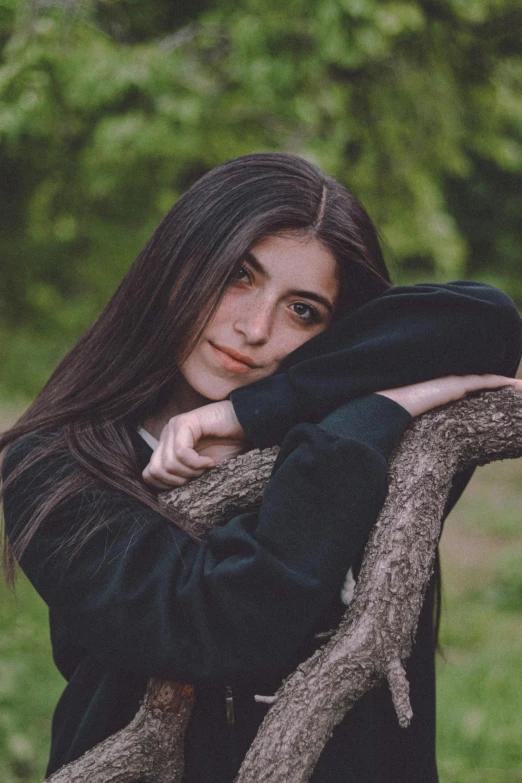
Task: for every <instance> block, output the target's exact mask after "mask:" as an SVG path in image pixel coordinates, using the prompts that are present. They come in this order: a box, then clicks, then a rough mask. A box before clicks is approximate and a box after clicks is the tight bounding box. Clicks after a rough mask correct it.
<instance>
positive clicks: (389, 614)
mask: <svg viewBox="0 0 522 783" xmlns="http://www.w3.org/2000/svg"><path fill="white" fill-rule="evenodd" d="M276 453H277V450H276V449H271V450H267V451H262V452H260V451H259V450H255V451H253V452H249V453H248V454H246V455H241V456H240V457H238V458H237V459H235V460H230V461H228V462H226V463H221V464H220V465H218V466H217V467H216V468H215V469H214V470H212V471H210V472H209V473H207V474H205V475H204V476H202V477H201V478H199V479H197V480H196V481H194V482H191V483H190V484H188V485H187V486H185V487H183V488H182V489H178V490H174V491H173V492H171V493H168V495H167V496H165V499H164V500H165V505H166V508H172V509H176V510H177V511H178V513H179V511H181V510H182V511H183V514H184V525H185V524H186V526H187V529H188V530H190V531H191V532H192V533H196V534H199V535H201V534H202V533H203V532H204V531H205V530H207V529H208V528H210V527H212V525H213V524H215V523H216V521H218V522H219V523H223V522H224V521H226V519H227V518H229V517H230V516H231V515H232V514H233V513H236V512H237V511H238V510H242V509H244V505H246V506H252V505H255V504H259V502H260V500H261V495H262V490H263V487H264V486H265V484H266V481H267V480H268V477H269V475H270V472H271V469H272V466H273V462H274V459H275V455H276ZM521 455H522V404H521V397H520V396H519V395H518V394H517V393H516V392H513V390H512V389H507V388H505V389H501V390H499V391H492V392H481V393H480V394H479V395H477V396H474V397H469V398H467V399H465V400H462V401H459V402H456V403H452V404H451V405H446V406H444V407H441V408H437V409H435V410H434V411H431V412H430V413H428V414H425V415H424V416H422V417H420V418H418V419H416V420H415V421H414V422H413V423H412V425H411V426H410V427H409V428H408V429H407V431H406V433H405V435H404V437H403V439H402V441H401V443H400V445H399V447H398V448H397V449H396V451H395V453H394V455H393V456H392V459H391V462H390V469H389V491H388V496H387V499H386V503H385V505H384V507H383V509H382V512H381V514H380V516H379V519H378V521H377V522H376V524H375V526H374V529H373V531H372V535H371V537H370V540H369V542H368V545H367V548H366V552H365V557H364V562H363V565H362V568H361V573H360V575H359V580H358V583H357V587H356V591H355V597H354V600H353V602H352V603H351V604H350V607H349V608H348V610H347V612H346V613H345V616H344V618H343V620H342V621H341V624H340V626H339V629H338V630H337V632H336V633H335V635H334V636H333V637H332V638H331V639H330V641H329V642H328V643H327V644H326V645H325V646H324V647H323V648H321V649H320V650H318V651H317V652H316V653H315V654H314V655H313V656H312V657H311V658H309V659H308V660H307V661H305V662H304V663H303V664H301V665H300V666H299V667H298V668H297V670H296V672H295V673H294V674H293V675H292V676H291V677H289V678H288V680H287V681H286V682H285V683H284V684H283V686H282V687H281V688H280V689H279V691H278V693H277V694H276V696H277V699H276V702H275V704H274V705H273V707H272V708H271V709H270V711H269V712H268V714H267V716H266V718H265V720H264V722H263V724H262V726H261V728H260V729H259V732H258V734H257V737H256V739H255V741H254V743H253V744H252V747H251V748H250V750H249V752H248V754H247V756H246V758H245V760H244V762H243V765H242V767H241V770H240V772H239V775H238V777H237V779H236V783H279V781H281V780H285V782H286V783H306V781H308V780H309V777H310V775H311V774H312V771H313V768H314V766H315V764H316V762H317V760H318V758H319V755H320V753H321V751H322V749H323V747H324V745H325V744H326V742H327V740H328V737H329V736H330V734H331V732H332V730H333V728H334V727H335V726H336V725H337V724H338V723H339V722H340V721H341V720H342V719H343V717H344V715H345V714H346V712H347V711H348V710H349V709H350V708H351V707H352V706H353V704H354V703H355V702H356V701H357V700H358V699H360V698H361V697H362V696H363V695H364V694H365V693H366V692H367V691H369V690H370V689H371V688H372V687H374V686H375V685H376V684H378V683H379V682H381V681H382V680H383V679H387V680H388V683H389V686H390V690H391V693H392V697H393V701H394V704H395V709H396V711H397V716H398V719H399V723H400V724H401V726H407V725H408V724H409V721H410V720H411V717H412V711H411V706H410V701H409V685H408V682H407V680H406V676H405V673H404V668H403V662H404V661H405V660H406V659H407V658H408V656H409V654H410V652H411V645H412V640H413V638H414V635H415V630H416V627H417V622H418V617H419V614H420V610H421V607H422V603H423V598H424V594H425V590H426V587H427V585H428V582H429V580H430V577H431V574H432V570H433V563H434V557H435V550H436V546H437V543H438V539H439V535H440V526H441V518H442V515H443V511H444V506H445V503H446V500H447V497H448V493H449V490H450V487H451V483H452V479H453V477H454V475H455V474H456V473H458V472H459V471H461V470H464V469H465V468H467V467H471V466H473V465H482V464H486V463H488V462H492V461H494V460H498V459H508V458H509V459H513V458H516V457H519V456H521ZM239 497H241V500H240V501H238V498H239ZM243 504H244V505H243ZM166 687H168V685H167V686H166ZM181 687H183V686H181ZM144 708H145V705H144V706H143V707H142V708H141V709H140V711H139V712H138V715H137V716H136V718H135V719H134V720H133V721H132V723H131V724H130V725H129V726H128V727H127V729H124V730H122V731H121V732H119V733H118V734H116V735H114V736H113V737H110V738H109V739H108V740H106V741H105V742H104V743H101V744H100V745H98V746H97V747H96V748H94V749H93V750H92V751H89V753H87V754H85V756H83V757H82V759H79V760H78V761H76V762H73V763H72V764H70V765H68V766H66V767H64V768H63V769H62V770H60V771H59V772H57V773H55V775H53V776H52V777H51V778H49V782H51V781H52V783H62V781H65V780H67V781H71V782H72V783H79V782H80V781H87V780H88V781H89V782H90V781H94V783H112V782H113V781H118V783H131V781H134V782H136V781H138V780H149V779H152V778H149V777H147V774H148V773H147V774H145V773H144V771H143V768H141V767H139V768H138V766H136V764H134V771H133V775H134V777H130V776H129V775H130V774H131V773H130V772H129V775H127V776H126V777H115V776H114V774H112V770H113V768H114V767H115V765H116V764H119V765H120V766H123V765H125V767H126V768H127V769H130V764H129V763H127V760H126V758H125V754H126V753H127V752H128V751H127V750H126V749H127V748H129V747H130V746H134V745H135V739H130V738H132V737H134V736H136V730H138V731H140V730H141V728H140V725H138V729H136V725H135V724H136V723H138V724H140V720H143V718H141V719H140V713H142V711H143V710H144ZM183 716H184V720H185V724H186V722H188V718H189V711H188V710H185V711H184V713H183ZM183 728H184V726H181V722H180V721H179V720H178V722H177V723H175V726H174V733H176V731H177V734H176V740H175V742H173V743H172V751H167V753H168V752H173V753H174V754H180V753H181V751H182V740H181V744H180V739H179V736H180V731H181V734H182V733H183ZM151 729H152V730H153V731H156V732H161V733H162V732H165V731H167V732H168V731H170V730H171V728H170V727H169V726H168V725H167V723H165V722H162V721H159V722H156V723H155V724H154V725H153V726H152V725H151ZM162 736H163V734H162ZM144 742H145V740H144ZM152 744H153V745H154V746H156V745H158V746H159V745H161V747H164V740H163V739H162V740H161V742H160V741H159V738H158V737H156V735H154V738H153V739H152ZM109 746H110V748H109ZM165 747H166V746H165ZM180 748H181V750H180ZM115 753H116V755H114V754H115ZM92 754H94V755H96V756H97V758H98V759H100V762H99V764H98V766H97V767H96V768H95V767H93V766H92V764H91V766H90V767H89V768H86V767H85V762H84V760H85V759H87V757H89V756H91V755H92ZM110 754H112V756H110ZM180 758H181V756H176V758H175V759H174V760H173V762H172V767H171V770H169V772H168V773H166V776H162V775H163V773H161V774H159V773H156V776H155V777H154V778H153V779H154V781H156V783H163V782H165V783H167V781H168V783H176V781H179V780H180V779H181V775H182V761H180V760H179V759H180ZM124 759H125V761H124ZM129 761H130V760H129ZM80 770H83V771H80ZM93 770H95V771H94V772H93ZM65 772H67V774H66V776H65V777H63V776H62V777H59V776H60V775H63V773H65ZM111 774H112V777H111ZM176 775H177V777H176Z"/></svg>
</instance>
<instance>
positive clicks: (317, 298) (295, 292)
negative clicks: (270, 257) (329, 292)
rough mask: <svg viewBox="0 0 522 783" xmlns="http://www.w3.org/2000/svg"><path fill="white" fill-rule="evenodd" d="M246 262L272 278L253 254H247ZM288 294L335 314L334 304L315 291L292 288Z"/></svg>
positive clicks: (259, 272) (261, 273)
mask: <svg viewBox="0 0 522 783" xmlns="http://www.w3.org/2000/svg"><path fill="white" fill-rule="evenodd" d="M244 257H245V260H246V261H248V263H249V264H250V266H251V267H252V268H253V269H255V271H256V272H258V274H260V275H264V277H266V278H268V279H269V278H270V273H269V272H268V271H267V270H266V269H265V267H264V266H263V264H262V263H261V262H260V261H258V259H257V258H256V257H255V255H254V254H253V253H250V252H248V253H245V256H244ZM288 294H289V295H290V296H302V297H303V298H304V299H311V300H312V301H313V302H317V303H318V304H322V305H323V306H324V307H326V309H327V310H328V311H329V312H330V313H332V314H333V304H332V302H330V300H329V299H327V298H326V297H325V296H322V294H317V293H316V292H315V291H305V290H303V289H301V288H292V289H291V290H290V291H288Z"/></svg>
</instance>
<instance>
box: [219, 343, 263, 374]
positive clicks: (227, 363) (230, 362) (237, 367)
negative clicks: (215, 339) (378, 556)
mask: <svg viewBox="0 0 522 783" xmlns="http://www.w3.org/2000/svg"><path fill="white" fill-rule="evenodd" d="M209 345H210V347H211V348H212V350H213V352H214V354H215V356H216V357H217V358H218V359H219V361H220V363H221V364H222V365H223V367H224V368H225V369H226V370H230V371H231V372H238V373H244V372H249V371H250V370H252V369H254V367H253V366H252V365H250V364H246V362H242V361H240V360H239V359H236V358H235V357H233V356H231V355H230V354H229V353H226V351H224V350H221V349H220V348H218V347H217V346H216V345H214V344H213V343H210V342H209Z"/></svg>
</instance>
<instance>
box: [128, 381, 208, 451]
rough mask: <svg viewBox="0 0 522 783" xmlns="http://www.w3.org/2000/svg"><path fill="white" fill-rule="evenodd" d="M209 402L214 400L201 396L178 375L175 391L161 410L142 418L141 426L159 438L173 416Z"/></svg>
mask: <svg viewBox="0 0 522 783" xmlns="http://www.w3.org/2000/svg"><path fill="white" fill-rule="evenodd" d="M210 402H214V400H209V399H208V397H203V395H202V394H199V392H197V391H196V390H195V389H193V388H192V386H190V384H188V383H187V381H186V380H185V379H184V378H183V376H182V375H180V377H179V379H178V381H177V388H176V393H175V394H174V395H173V396H172V398H171V399H170V400H169V401H168V403H167V404H166V405H164V406H163V408H161V410H159V411H157V413H152V414H151V415H150V416H147V417H146V419H144V421H143V428H144V429H146V430H147V432H150V434H151V435H153V436H154V437H155V438H157V439H158V440H159V439H160V437H161V433H162V431H163V427H165V425H166V424H167V423H168V422H169V420H170V419H172V418H173V417H174V416H179V415H180V414H181V413H187V412H188V411H193V410H195V408H201V406H202V405H208V404H209V403H210Z"/></svg>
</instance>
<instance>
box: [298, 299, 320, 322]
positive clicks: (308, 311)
mask: <svg viewBox="0 0 522 783" xmlns="http://www.w3.org/2000/svg"><path fill="white" fill-rule="evenodd" d="M291 307H292V308H293V311H294V313H295V314H296V315H298V316H299V318H301V319H302V320H303V321H306V323H309V324H315V323H317V322H318V321H320V320H321V316H320V315H319V312H318V311H317V310H316V309H315V307H312V305H308V304H305V303H304V302H294V304H293V305H291Z"/></svg>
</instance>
